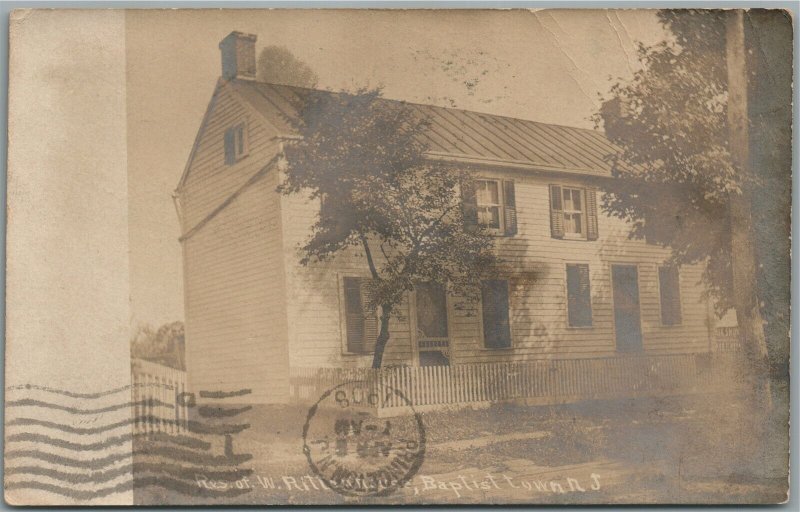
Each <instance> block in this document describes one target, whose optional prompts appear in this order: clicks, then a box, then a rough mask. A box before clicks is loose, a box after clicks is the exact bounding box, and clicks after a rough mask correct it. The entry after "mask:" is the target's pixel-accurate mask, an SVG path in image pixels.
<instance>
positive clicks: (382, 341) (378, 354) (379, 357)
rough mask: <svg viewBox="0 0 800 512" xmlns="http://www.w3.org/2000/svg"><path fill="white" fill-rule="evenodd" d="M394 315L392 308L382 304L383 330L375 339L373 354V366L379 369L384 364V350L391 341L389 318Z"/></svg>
mask: <svg viewBox="0 0 800 512" xmlns="http://www.w3.org/2000/svg"><path fill="white" fill-rule="evenodd" d="M391 316H392V310H391V308H389V307H387V306H381V330H380V332H379V333H378V339H377V340H375V354H374V355H373V356H372V367H373V368H375V369H379V368H380V367H381V365H382V364H383V351H384V350H385V349H386V343H388V341H389V318H391Z"/></svg>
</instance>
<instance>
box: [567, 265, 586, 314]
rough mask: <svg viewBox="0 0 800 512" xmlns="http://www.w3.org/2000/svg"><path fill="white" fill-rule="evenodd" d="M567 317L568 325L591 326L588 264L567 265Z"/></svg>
mask: <svg viewBox="0 0 800 512" xmlns="http://www.w3.org/2000/svg"><path fill="white" fill-rule="evenodd" d="M567 317H568V320H569V326H570V327H591V325H592V294H591V289H590V286H589V265H587V264H582V263H579V264H568V265H567Z"/></svg>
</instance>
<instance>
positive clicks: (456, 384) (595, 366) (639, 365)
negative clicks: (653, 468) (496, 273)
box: [290, 353, 732, 410]
mask: <svg viewBox="0 0 800 512" xmlns="http://www.w3.org/2000/svg"><path fill="white" fill-rule="evenodd" d="M731 363H732V358H731V357H730V356H728V355H712V354H710V353H703V354H670V355H629V356H619V357H603V358H595V359H561V360H542V361H524V362H507V363H506V362H503V363H474V364H461V365H454V366H426V367H413V366H403V367H393V368H383V369H381V370H374V369H372V368H347V369H342V368H292V369H291V372H290V394H291V397H292V398H293V399H294V400H295V401H298V402H306V401H309V400H313V399H318V398H319V397H320V396H321V395H322V393H324V392H325V391H327V390H329V389H331V388H332V387H334V386H336V385H338V384H341V383H344V382H351V381H364V382H366V383H367V385H368V386H371V387H372V388H374V391H375V392H379V390H381V389H387V388H392V389H395V390H398V391H400V395H398V394H389V395H388V396H389V397H390V398H389V399H388V400H386V401H385V402H384V403H382V404H380V408H383V409H394V408H408V407H409V405H411V406H413V407H415V408H420V409H422V410H424V409H431V408H434V409H435V408H439V407H442V406H450V405H467V404H479V403H487V402H489V403H491V402H502V401H508V400H523V401H525V402H527V403H543V404H544V403H563V402H570V401H577V400H587V399H597V398H616V397H631V396H645V395H661V394H679V393H692V392H708V391H710V390H712V389H714V388H715V387H718V386H721V385H722V386H724V385H725V382H726V381H727V380H728V379H727V378H726V375H727V372H728V369H729V368H730V367H731ZM379 394H380V396H387V395H386V394H384V393H380V392H379ZM401 395H402V396H401Z"/></svg>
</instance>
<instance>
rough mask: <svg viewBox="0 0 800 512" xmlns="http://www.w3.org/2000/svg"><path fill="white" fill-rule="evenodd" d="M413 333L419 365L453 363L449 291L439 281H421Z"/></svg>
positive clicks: (417, 288)
mask: <svg viewBox="0 0 800 512" xmlns="http://www.w3.org/2000/svg"><path fill="white" fill-rule="evenodd" d="M414 288H415V290H416V306H415V311H414V312H415V315H414V323H415V324H416V325H415V326H414V332H415V333H416V339H417V348H418V349H419V365H420V366H442V365H445V366H446V365H449V364H450V336H449V333H448V328H447V292H446V291H445V289H444V286H442V285H440V284H438V283H432V282H426V283H418V284H417V285H415V286H414Z"/></svg>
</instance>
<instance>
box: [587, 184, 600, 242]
mask: <svg viewBox="0 0 800 512" xmlns="http://www.w3.org/2000/svg"><path fill="white" fill-rule="evenodd" d="M597 236H598V235H597V193H596V191H595V189H593V188H587V189H586V238H587V239H588V240H597Z"/></svg>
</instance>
